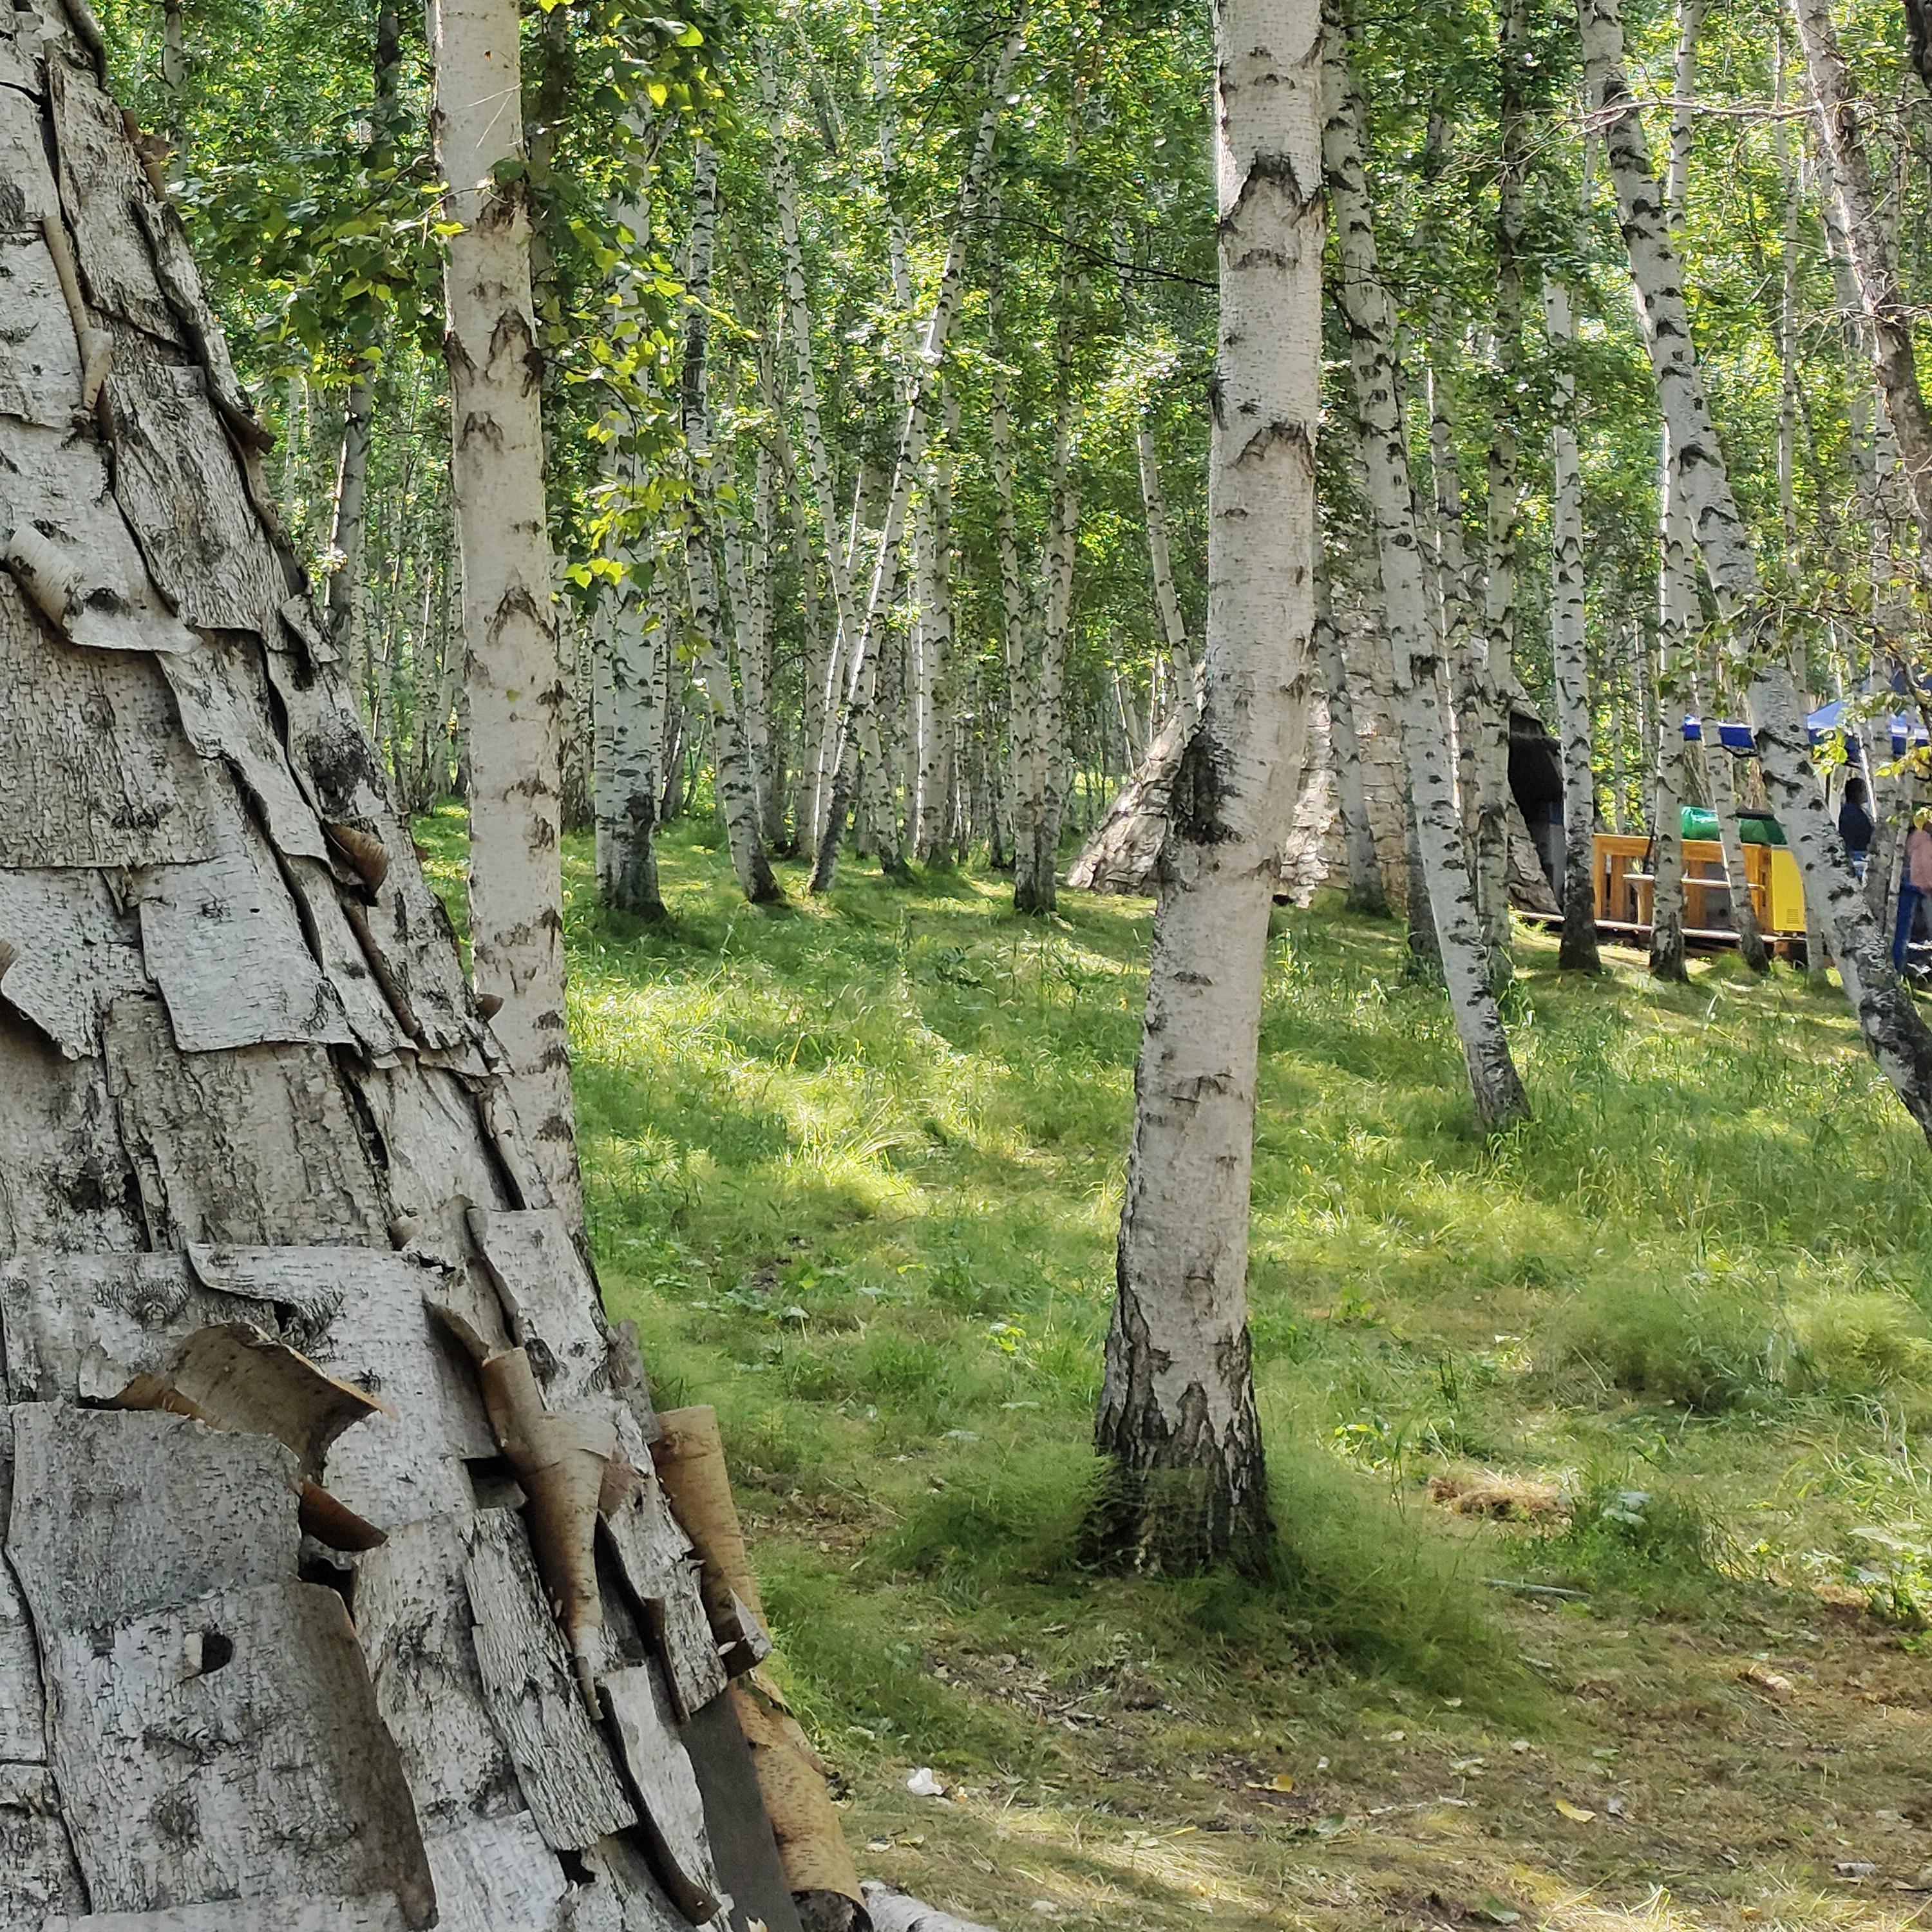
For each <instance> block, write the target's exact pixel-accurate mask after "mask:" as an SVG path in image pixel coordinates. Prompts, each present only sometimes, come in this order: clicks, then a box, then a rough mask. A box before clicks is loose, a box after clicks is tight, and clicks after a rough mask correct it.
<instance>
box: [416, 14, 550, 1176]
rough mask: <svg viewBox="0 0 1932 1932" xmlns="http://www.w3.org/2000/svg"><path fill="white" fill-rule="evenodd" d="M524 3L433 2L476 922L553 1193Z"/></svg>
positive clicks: (543, 585)
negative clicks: (520, 173)
mask: <svg viewBox="0 0 1932 1932" xmlns="http://www.w3.org/2000/svg"><path fill="white" fill-rule="evenodd" d="M517 20H518V16H517V8H516V7H515V5H514V4H513V0H434V4H432V5H431V11H430V37H431V47H432V49H433V51H434V55H435V60H436V90H435V95H434V101H433V103H432V106H431V124H432V127H433V129H434V135H435V140H436V154H437V166H438V168H439V169H440V171H441V172H442V176H443V179H444V180H445V181H447V182H448V183H449V191H448V200H447V202H446V219H447V220H450V221H452V222H456V223H460V224H461V226H460V229H459V232H458V233H456V234H455V235H453V236H451V237H450V238H449V253H448V255H447V257H446V259H445V262H444V266H443V292H444V305H445V309H446V332H445V335H444V337H443V352H444V356H445V359H446V361H447V362H448V364H449V383H450V407H451V423H452V428H451V440H450V493H451V497H452V502H454V504H455V515H456V536H457V547H458V550H459V552H460V556H461V559H462V569H463V599H462V634H463V690H464V694H465V697H466V702H467V704H468V708H469V748H470V769H469V838H470V859H469V927H470V949H471V950H470V957H471V962H472V973H473V975H474V977H475V983H476V990H477V992H478V995H480V996H481V998H483V999H484V1001H486V1002H495V1003H496V1007H495V1012H494V1016H493V1026H494V1028H495V1031H496V1035H497V1037H498V1038H499V1040H501V1041H502V1044H503V1049H504V1052H505V1055H507V1057H508V1061H509V1068H510V1074H509V1077H510V1080H511V1084H512V1085H513V1087H514V1089H515V1091H516V1096H517V1112H518V1114H519V1115H520V1117H521V1118H523V1119H524V1120H525V1121H527V1122H528V1123H529V1126H530V1130H531V1133H532V1141H533V1148H532V1151H533V1154H534V1155H535V1158H536V1159H538V1160H539V1161H540V1162H541V1163H542V1164H543V1166H544V1173H545V1177H546V1178H547V1181H548V1182H549V1184H550V1193H552V1194H553V1196H556V1198H557V1199H559V1200H562V1201H574V1199H575V1198H576V1194H577V1187H578V1181H577V1135H576V1127H575V1118H576V1115H575V1109H574V1104H573V1102H572V1100H571V1091H570V1049H569V1038H568V1032H567V1030H566V1027H565V1019H564V967H563V881H562V867H561V862H560V861H561V854H560V851H559V838H560V837H561V833H562V826H561V824H560V805H559V797H558V776H557V774H558V762H559V754H558V727H559V717H558V712H559V706H560V705H561V704H562V701H563V680H562V675H561V671H560V667H559V663H558V658H557V639H556V615H555V613H554V611H553V609H552V607H551V604H550V540H549V535H548V532H547V525H546V522H545V514H546V513H545V506H544V475H543V466H544V449H543V430H542V424H541V410H540V405H539V400H538V386H539V380H540V377H541V357H540V356H539V354H538V350H537V347H536V326H535V318H534V316H533V314H532V308H531V302H530V257H529V210H528V208H527V206H526V199H525V193H524V187H523V183H522V182H521V181H520V180H513V181H507V182H499V181H498V180H497V179H496V171H497V170H498V169H499V167H500V166H502V163H505V162H506V161H514V160H520V154H521V147H522V115H521V113H520V108H519V98H518V93H517V89H518V86H519V85H520V83H519V80H518V77H517V76H518V66H517Z"/></svg>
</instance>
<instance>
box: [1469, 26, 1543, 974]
mask: <svg viewBox="0 0 1932 1932" xmlns="http://www.w3.org/2000/svg"><path fill="white" fill-rule="evenodd" d="M1497 26H1498V46H1497V60H1496V68H1497V82H1498V94H1499V110H1500V112H1499V122H1500V130H1499V132H1500V143H1499V145H1500V153H1499V160H1498V169H1497V206H1496V395H1497V398H1498V406H1497V407H1496V410H1494V412H1493V416H1492V420H1491V425H1490V458H1489V478H1488V482H1489V492H1488V493H1489V518H1488V525H1489V527H1488V532H1487V536H1488V541H1487V555H1486V556H1485V559H1484V562H1485V569H1484V583H1483V616H1484V626H1483V628H1484V661H1483V696H1484V707H1483V712H1482V718H1481V724H1482V736H1481V739H1480V740H1479V741H1478V745H1477V754H1476V761H1475V762H1476V775H1477V798H1476V835H1475V844H1474V852H1473V857H1474V859H1475V888H1476V910H1477V915H1478V917H1479V918H1480V919H1481V921H1482V926H1483V937H1484V941H1485V943H1486V944H1487V946H1488V947H1489V950H1490V977H1491V979H1492V980H1493V983H1494V984H1495V985H1496V986H1498V987H1499V988H1501V987H1502V986H1506V985H1507V984H1508V981H1509V977H1510V975H1511V971H1513V970H1514V958H1513V954H1512V950H1511V932H1510V903H1509V847H1510V811H1511V805H1512V804H1513V802H1514V800H1513V799H1512V797H1511V792H1510V782H1509V756H1510V716H1511V697H1512V694H1513V693H1514V691H1515V689H1516V683H1517V676H1516V628H1517V609H1516V600H1517V546H1518V544H1519V541H1520V536H1521V526H1522V521H1523V502H1522V494H1523V492H1522V485H1521V483H1520V479H1519V478H1518V475H1517V434H1516V412H1515V408H1514V398H1515V397H1516V396H1517V393H1518V392H1519V390H1520V388H1521V386H1522V371H1523V264H1522V254H1523V169H1524V165H1525V163H1524V130H1523V122H1524V118H1525V115H1524V107H1523V80H1522V69H1523V62H1524V61H1525V59H1526V58H1529V60H1530V61H1531V62H1532V65H1533V63H1534V58H1535V56H1534V53H1533V52H1532V51H1531V46H1530V40H1529V33H1530V22H1529V5H1528V0H1502V6H1501V8H1500V17H1499V20H1498V23H1497Z"/></svg>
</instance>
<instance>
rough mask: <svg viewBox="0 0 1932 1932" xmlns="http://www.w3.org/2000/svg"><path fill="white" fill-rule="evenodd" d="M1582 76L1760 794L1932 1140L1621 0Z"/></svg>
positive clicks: (1597, 13) (1591, 4)
mask: <svg viewBox="0 0 1932 1932" xmlns="http://www.w3.org/2000/svg"><path fill="white" fill-rule="evenodd" d="M1580 15H1581V20H1582V26H1583V58H1584V63H1585V71H1586V76H1587V77H1588V80H1589V87H1590V93H1591V100H1592V106H1593V107H1595V109H1597V110H1598V111H1599V112H1600V113H1601V116H1602V118H1603V121H1604V143H1605V148H1606V151H1607V156H1608V159H1609V162H1610V176H1611V179H1612V181H1613V182H1614V184H1616V194H1617V206H1618V216H1619V223H1620V225H1621V226H1622V229H1623V234H1624V241H1625V247H1626V248H1627V249H1628V252H1629V256H1630V263H1631V275H1632V278H1633V280H1634V281H1635V283H1636V285H1637V293H1638V296H1639V299H1640V308H1641V311H1642V314H1643V323H1644V340H1645V346H1646V349H1647V350H1649V356H1650V362H1651V368H1652V374H1653V375H1654V377H1655V380H1656V384H1657V391H1658V402H1659V404H1660V405H1661V407H1662V409H1663V410H1664V415H1665V417H1666V419H1667V421H1668V422H1669V423H1670V433H1671V438H1672V443H1673V452H1674V456H1675V460H1676V466H1677V469H1678V473H1679V476H1680V478H1682V481H1683V485H1684V492H1685V502H1686V504H1687V506H1688V509H1689V511H1690V514H1691V520H1692V525H1693V527H1694V529H1695V530H1696V532H1697V541H1698V544H1699V547H1700V550H1701V551H1702V553H1703V559H1704V568H1705V570H1706V573H1707V574H1709V577H1710V580H1711V583H1712V588H1713V589H1715V591H1716V592H1717V594H1718V599H1719V601H1720V604H1721V605H1722V607H1723V608H1724V615H1725V617H1726V619H1727V622H1728V623H1729V624H1730V626H1731V628H1732V629H1733V633H1734V634H1735V636H1736V639H1737V648H1738V649H1739V652H1740V655H1741V658H1742V667H1743V669H1744V670H1745V673H1746V675H1747V676H1748V680H1749V681H1748V684H1747V685H1746V687H1745V707H1746V711H1747V713H1748V716H1749V718H1750V721H1751V729H1752V732H1753V733H1754V736H1755V738H1756V739H1757V751H1758V758H1759V761H1760V765H1761V766H1762V768H1763V772H1764V780H1765V786H1766V790H1767V791H1769V793H1770V795H1771V799H1772V805H1773V807H1774V808H1775V811H1776V812H1777V814H1778V819H1779V821H1780V823H1781V824H1782V825H1783V826H1784V829H1785V833H1786V835H1787V838H1789V839H1790V842H1791V845H1792V847H1793V852H1794V853H1795V855H1796V859H1797V861H1798V864H1799V870H1800V872H1801V874H1802V877H1803V879H1804V883H1805V895H1806V899H1807V902H1808V904H1811V905H1812V906H1814V907H1815V909H1816V912H1817V916H1818V918H1819V919H1820V922H1821V923H1822V924H1823V926H1824V928H1825V930H1826V935H1827V937H1828V938H1829V941H1830V942H1831V944H1832V950H1833V951H1834V952H1835V954H1836V956H1837V957H1838V962H1839V965H1840V968H1841V972H1842V974H1843V979H1844V981H1845V991H1846V995H1847V997H1848V998H1849V999H1850V1000H1851V1001H1852V1005H1853V1007H1854V1008H1855V1010H1856V1012H1857V1013H1858V1025H1859V1027H1860V1029H1861V1031H1862V1032H1863V1034H1864V1039H1865V1043H1866V1045H1867V1046H1868V1047H1869V1048H1870V1049H1871V1052H1872V1053H1873V1056H1874V1058H1876V1060H1877V1061H1878V1064H1879V1066H1880V1067H1882V1069H1883V1070H1884V1072H1885V1077H1886V1078H1887V1079H1888V1080H1890V1081H1891V1084H1892V1085H1893V1087H1894V1089H1895V1090H1896V1091H1897V1094H1898V1096H1899V1098H1900V1100H1902V1101H1903V1103H1904V1104H1905V1106H1906V1109H1907V1110H1908V1111H1909V1112H1910V1114H1911V1115H1912V1118H1913V1119H1914V1120H1915V1121H1918V1124H1919V1126H1920V1127H1921V1128H1922V1129H1923V1130H1924V1131H1925V1132H1926V1133H1927V1136H1928V1137H1932V1032H1928V1031H1927V1028H1926V1026H1925V1023H1924V1021H1922V1020H1921V1019H1920V1018H1919V1016H1918V1012H1917V1010H1916V1009H1915V1007H1913V1005H1912V1000H1911V996H1910V995H1909V993H1908V992H1906V989H1905V988H1904V987H1903V985H1901V984H1900V981H1899V979H1898V977H1897V974H1894V972H1893V971H1892V970H1891V962H1890V960H1889V958H1888V956H1887V953H1886V951H1885V947H1883V945H1882V942H1881V941H1880V939H1879V933H1878V930H1877V928H1876V925H1875V923H1874V922H1873V919H1872V917H1871V914H1870V910H1869V908H1868V907H1867V905H1866V903H1865V900H1864V895H1862V893H1861V892H1860V891H1859V889H1858V882H1857V880H1855V878H1854V877H1852V871H1851V868H1850V866H1849V864H1848V863H1847V862H1846V859H1845V855H1844V850H1843V847H1842V846H1841V844H1840V843H1839V841H1838V829H1837V827H1836V826H1835V824H1834V823H1833V822H1832V814H1831V812H1830V811H1829V808H1828V807H1827V805H1826V802H1825V795H1824V792H1823V788H1822V787H1820V784H1819V782H1818V778H1817V773H1816V772H1815V771H1814V769H1813V768H1812V765H1811V747H1810V738H1809V734H1808V732H1807V730H1806V729H1805V705H1804V701H1803V699H1802V697H1801V695H1800V694H1799V690H1798V687H1797V684H1796V680H1795V679H1793V676H1792V674H1791V669H1790V664H1789V662H1788V661H1787V659H1786V658H1785V657H1784V653H1783V651H1782V649H1781V644H1780V640H1778V635H1777V619H1776V614H1775V611H1774V610H1773V609H1772V607H1771V605H1770V604H1769V601H1768V600H1767V599H1766V597H1765V595H1764V592H1763V583H1762V580H1761V579H1760V576H1759V574H1758V568H1757V558H1756V556H1754V553H1753V551H1752V549H1751V541H1750V537H1749V535H1748V532H1747V530H1746V529H1745V524H1744V521H1743V519H1742V517H1740V516H1739V514H1738V508H1737V504H1736V500H1735V499H1734V498H1733V496H1732V494H1731V487H1730V476H1729V473H1728V472H1727V469H1726V467H1725V463H1724V451H1723V448H1722V446H1721V444H1720V443H1719V442H1718V436H1717V431H1716V428H1715V425H1714V424H1713V422H1712V418H1711V412H1710V407H1709V402H1708V401H1707V400H1706V396H1705V394H1704V386H1703V377H1702V375H1701V374H1700V371H1699V368H1698V364H1697V350H1696V347H1695V346H1694V344H1693V341H1692V339H1691V329H1690V319H1689V317H1688V314H1687V313H1686V311H1685V303H1684V295H1683V286H1682V269H1681V267H1680V265H1679V261H1678V259H1677V255H1676V251H1675V249H1674V248H1673V247H1672V245H1671V242H1670V236H1669V233H1668V232H1667V226H1666V223H1665V220H1664V205H1663V200H1662V197H1661V196H1660V194H1659V193H1658V185H1657V181H1656V178H1655V175H1653V174H1652V171H1651V166H1650V155H1649V146H1648V144H1647V142H1646V139H1645V137H1644V133H1643V124H1642V122H1641V121H1640V118H1639V115H1638V111H1637V106H1636V104H1635V103H1634V101H1632V99H1631V94H1630V88H1629V84H1628V81H1627V80H1625V75H1624V71H1623V22H1622V14H1621V11H1620V9H1619V0H1582V5H1581V7H1580Z"/></svg>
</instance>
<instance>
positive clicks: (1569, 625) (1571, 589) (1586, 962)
mask: <svg viewBox="0 0 1932 1932" xmlns="http://www.w3.org/2000/svg"><path fill="white" fill-rule="evenodd" d="M1543 319H1544V329H1545V331H1546V332H1547V334H1548V335H1549V338H1550V347H1551V349H1552V350H1553V352H1554V355H1555V359H1556V377H1555V383H1554V393H1553V405H1554V406H1553V409H1552V410H1551V413H1550V424H1551V427H1550V538H1551V555H1550V664H1551V669H1552V671H1553V674H1554V675H1553V682H1555V684H1556V728H1557V733H1558V735H1559V737H1560V738H1561V739H1562V746H1563V938H1562V944H1560V946H1559V948H1558V950H1557V956H1556V963H1557V965H1558V966H1559V968H1562V969H1564V970H1565V971H1570V972H1577V973H1599V972H1601V971H1603V959H1602V956H1601V954H1600V953H1599V952H1598V946H1597V895H1596V880H1595V865H1596V847H1595V834H1596V829H1597V778H1596V770H1595V756H1594V747H1593V745H1592V728H1591V709H1590V659H1589V650H1588V649H1587V646H1586V634H1585V628H1584V601H1583V589H1584V584H1585V581H1586V577H1585V570H1584V563H1583V468H1582V466H1581V464H1580V462H1579V461H1578V459H1577V432H1576V431H1574V429H1573V428H1571V422H1572V421H1573V419H1574V416H1575V413H1576V401H1577V378H1576V374H1575V372H1574V370H1573V368H1571V362H1570V356H1571V351H1572V348H1573V346H1574V342H1575V340H1576V332H1575V329H1574V326H1573V325H1572V323H1571V315H1570V291H1569V290H1568V289H1567V288H1566V287H1565V286H1564V285H1563V284H1562V282H1560V281H1556V279H1555V278H1549V279H1547V280H1546V281H1544V284H1543Z"/></svg>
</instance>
